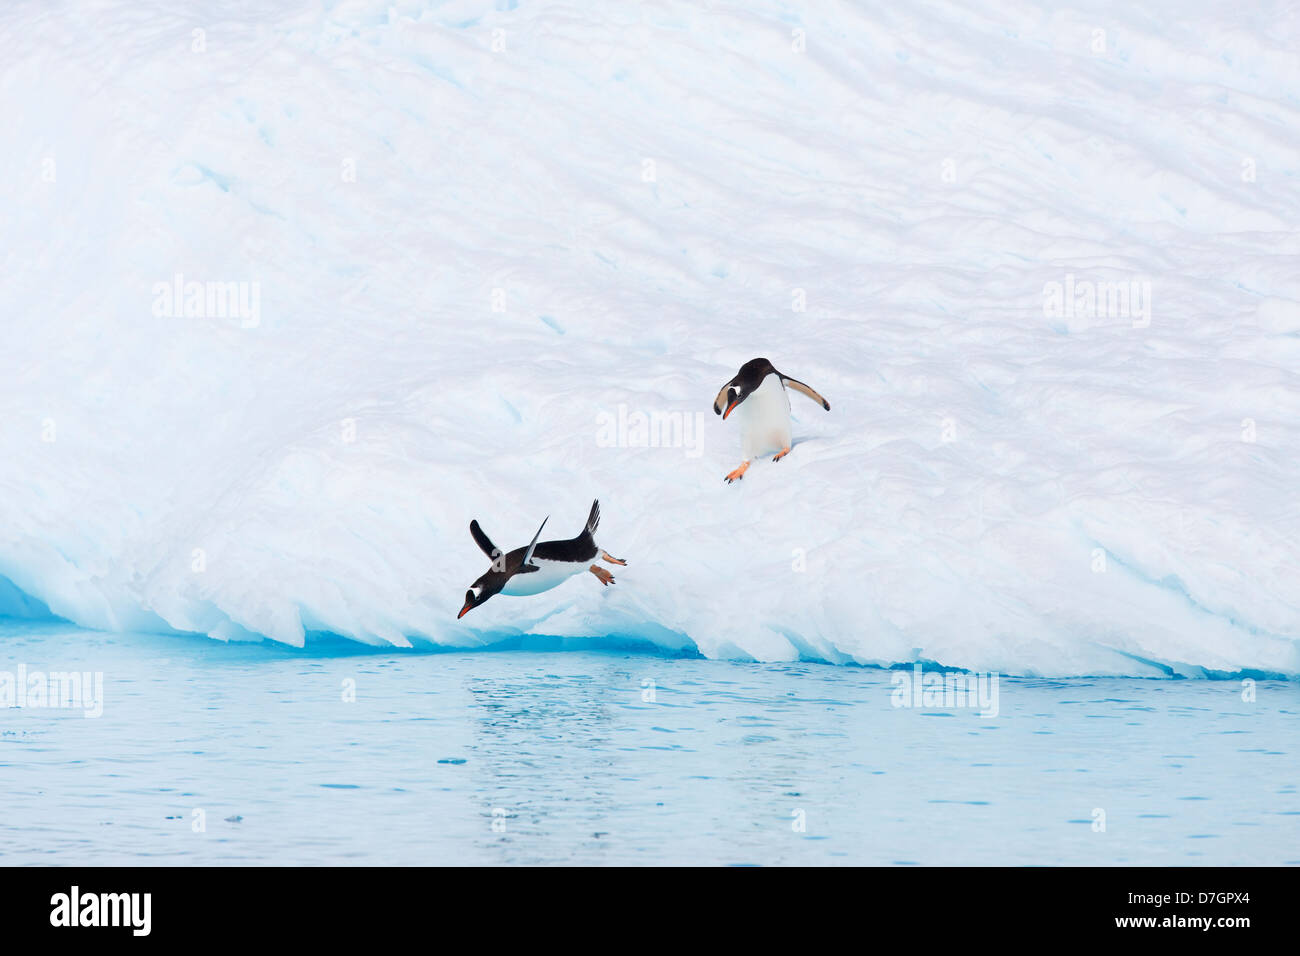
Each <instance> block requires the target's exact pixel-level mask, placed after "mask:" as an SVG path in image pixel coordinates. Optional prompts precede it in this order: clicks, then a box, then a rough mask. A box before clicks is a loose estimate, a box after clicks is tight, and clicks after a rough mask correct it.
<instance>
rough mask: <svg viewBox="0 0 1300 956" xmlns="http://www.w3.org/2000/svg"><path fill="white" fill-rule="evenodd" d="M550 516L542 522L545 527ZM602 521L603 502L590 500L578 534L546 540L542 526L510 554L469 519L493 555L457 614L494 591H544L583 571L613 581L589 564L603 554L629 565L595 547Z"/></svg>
mask: <svg viewBox="0 0 1300 956" xmlns="http://www.w3.org/2000/svg"><path fill="white" fill-rule="evenodd" d="M549 520H550V519H549V518H547V519H546V520H545V521H543V522H542V528H545V527H546V521H549ZM598 524H600V502H599V501H593V502H592V503H591V514H590V515H588V516H587V526H586V527H585V528H583V529H582V533H581V534H580V535H578V536H577V537H576V538H569V539H568V540H565V541H543V542H541V543H540V544H539V543H538V542H537V539H538V538H539V537H541V534H542V528H538V529H537V534H535V535H533V540H532V542H531V543H529V545H528V547H526V548H515V549H514V550H513V551H511V552H510V553H509V554H504V553H502V551H501V549H500V548H498V547H496V545H494V544H493V543H492V542H491V540H489V538H488V536H487V535H486V534H484V533H483V529H482V528H480V527H479V526H478V522H477V521H471V522H470V523H469V533H470V535H471V536H472V537H473V538H474V543H475V544H477V545H478V546H479V547H480V548H482V549H483V553H484V554H486V555H487V556H488V557H489V558H491V559H492V567H491V568H489V569H488V570H487V571H486V572H484V573H483V574H482V575H480V576H479V579H478V580H477V581H475V582H474V583H473V584H472V585H471V586H470V589H469V590H468V591H466V592H465V606H464V607H463V608H461V609H460V613H459V614H457V615H456V617H457V618H462V617H464V616H465V615H466V614H467V613H469V610H470V608H475V607H478V606H479V605H480V604H482V603H483V602H484V601H486V600H487V599H488V598H490V597H491V596H492V595H494V594H513V595H524V594H541V593H542V592H543V591H549V590H550V589H551V588H553V587H555V586H556V585H557V584H559V583H561V582H562V581H565V580H566V579H568V578H571V577H573V575H575V574H577V573H578V572H580V571H590V572H591V573H592V574H594V575H596V577H597V578H599V579H600V583H601V584H605V585H609V584H613V583H614V575H612V574H610V573H609V572H608V571H606V570H605V569H604V568H602V567H600V566H599V565H597V564H591V565H590V566H588V562H590V561H592V560H593V559H594V558H595V557H596V555H598V554H599V555H600V556H601V558H602V559H603V560H605V561H608V562H609V563H610V564H620V565H626V564H627V562H626V561H623V560H620V559H619V558H615V557H611V556H610V555H609V554H608V553H607V552H605V551H602V550H601V549H600V548H598V547H596V539H595V538H594V537H593V535H594V534H595V533H596V526H597V525H598Z"/></svg>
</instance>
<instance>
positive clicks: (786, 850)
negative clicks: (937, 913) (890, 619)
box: [0, 621, 1300, 865]
mask: <svg viewBox="0 0 1300 956" xmlns="http://www.w3.org/2000/svg"><path fill="white" fill-rule="evenodd" d="M20 665H21V666H22V667H23V668H25V669H26V671H27V672H28V673H31V672H35V671H41V672H48V671H74V670H76V671H91V672H95V671H98V672H102V674H103V697H102V708H103V712H102V715H101V716H99V717H97V718H87V717H85V716H84V715H83V711H82V710H81V709H75V708H52V707H36V706H26V707H21V708H19V707H11V708H7V709H0V803H2V805H3V808H4V812H3V814H2V815H0V864H6V865H15V864H80V863H90V864H117V863H126V864H131V863H138V864H187V863H205V864H323V863H359V864H372V865H379V864H384V865H402V864H543V863H546V864H555V863H560V864H563V863H574V864H670V863H673V864H676V863H687V864H737V865H740V864H762V865H774V864H887V865H888V864H898V865H935V864H1059V863H1079V864H1175V865H1195V864H1251V865H1253V864H1269V863H1289V864H1296V863H1300V795H1298V793H1297V783H1298V782H1300V769H1297V761H1296V759H1295V752H1296V747H1295V744H1296V739H1297V730H1298V729H1300V703H1298V701H1297V689H1296V685H1295V684H1294V683H1291V682H1286V681H1269V680H1260V681H1258V682H1255V683H1254V685H1253V688H1252V687H1251V686H1250V685H1246V684H1243V682H1242V681H1241V680H1217V681H1211V680H1138V679H1115V678H1078V679H1072V680H1045V679H1010V678H1001V679H1000V680H999V685H998V686H999V692H998V707H997V711H998V712H997V715H996V716H994V717H984V716H981V715H980V712H979V711H978V710H977V709H975V708H970V707H945V706H921V707H913V706H908V707H899V706H895V703H896V701H895V699H894V697H895V695H894V690H895V687H896V685H895V680H896V678H897V672H891V671H888V670H878V669H872V668H859V667H836V666H831V665H825V664H803V663H800V664H754V663H739V662H726V661H710V660H703V659H698V658H670V657H656V656H651V655H647V654H640V653H632V652H628V651H620V650H591V651H588V650H573V649H569V650H559V651H536V650H527V649H512V650H507V651H495V652H485V651H479V652H444V653H415V652H403V651H397V650H384V651H376V650H373V649H365V648H361V647H359V646H357V645H350V644H342V643H332V642H320V643H318V644H315V645H313V646H311V647H309V648H308V650H306V651H295V650H292V649H287V648H279V647H274V646H267V645H225V644H221V643H218V642H215V641H211V640H208V639H206V638H187V637H174V636H161V635H142V634H104V633H98V632H90V631H84V630H80V629H77V628H75V627H72V626H70V625H62V624H49V623H43V624H24V623H18V622H12V621H8V622H6V621H0V674H3V673H4V672H8V673H13V674H16V673H17V670H18V668H19V666H20ZM1251 690H1253V700H1251V699H1250V698H1251V696H1252V694H1251Z"/></svg>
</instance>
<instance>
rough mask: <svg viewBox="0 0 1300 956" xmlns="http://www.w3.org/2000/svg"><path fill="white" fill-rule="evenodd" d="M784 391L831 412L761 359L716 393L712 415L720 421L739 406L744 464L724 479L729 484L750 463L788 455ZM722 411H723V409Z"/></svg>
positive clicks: (804, 387)
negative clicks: (763, 457)
mask: <svg viewBox="0 0 1300 956" xmlns="http://www.w3.org/2000/svg"><path fill="white" fill-rule="evenodd" d="M787 388H793V389H794V390H795V391H797V392H803V393H804V394H805V395H807V396H808V397H809V398H811V399H812V400H813V401H814V402H816V403H817V404H818V405H820V406H821V407H822V408H824V409H826V410H827V411H828V412H829V411H830V410H831V405H830V402H828V401H826V399H824V398H822V397H821V396H820V395H818V394H817V393H816V392H815V391H813V390H812V389H811V388H809V387H808V386H807V385H805V384H804V383H803V382H801V381H799V380H798V379H793V378H791V377H790V376H789V375H782V374H781V373H780V372H778V371H777V370H776V369H775V368H773V367H772V363H771V362H769V361H768V360H767V359H765V358H756V359H750V360H749V361H748V362H746V363H745V364H744V365H742V366H741V367H740V371H739V372H737V373H736V376H735V378H733V379H732V380H731V381H729V382H728V383H727V384H726V385H723V386H722V388H721V389H720V390H719V391H718V397H717V398H715V399H714V400H713V411H714V413H715V414H718V415H721V416H722V417H723V418H724V419H725V418H726V417H727V416H728V415H730V414H731V413H732V412H733V411H734V410H735V409H736V407H737V406H740V442H741V451H742V452H743V454H744V456H745V460H744V461H743V462H741V463H740V467H739V468H737V469H736V470H735V471H733V472H731V474H729V475H727V477H726V479H725V481H726V482H727V484H731V483H732V482H733V481H735V480H736V479H737V478H744V477H745V470H746V469H747V468H749V462H750V459H752V458H754V457H756V456H758V455H762V454H766V453H767V452H772V451H774V452H776V453H777V455H776V457H775V458H773V459H772V460H773V461H780V460H781V459H782V458H784V457H785V456H786V455H788V454H790V399H789V397H788V396H787V395H786V394H785V390H786V389H787ZM724 408H725V409H726V411H723V409H724Z"/></svg>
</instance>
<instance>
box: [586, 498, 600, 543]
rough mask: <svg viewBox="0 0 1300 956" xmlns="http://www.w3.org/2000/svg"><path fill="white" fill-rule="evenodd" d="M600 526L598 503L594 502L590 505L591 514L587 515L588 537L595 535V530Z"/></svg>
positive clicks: (597, 501)
mask: <svg viewBox="0 0 1300 956" xmlns="http://www.w3.org/2000/svg"><path fill="white" fill-rule="evenodd" d="M599 525H600V501H599V500H596V501H593V502H592V503H591V514H589V515H587V528H586V533H587V535H588V536H589V537H590V536H592V535H594V534H595V533H596V528H597V527H598V526H599Z"/></svg>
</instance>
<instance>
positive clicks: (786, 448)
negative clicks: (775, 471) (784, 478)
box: [772, 445, 790, 461]
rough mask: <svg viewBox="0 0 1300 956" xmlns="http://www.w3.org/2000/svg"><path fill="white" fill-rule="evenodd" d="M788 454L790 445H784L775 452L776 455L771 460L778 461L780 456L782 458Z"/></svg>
mask: <svg viewBox="0 0 1300 956" xmlns="http://www.w3.org/2000/svg"><path fill="white" fill-rule="evenodd" d="M788 454H790V446H789V445H786V446H785V447H784V448H782V449H781V451H780V452H778V453H777V456H776V457H775V458H773V459H772V460H773V461H780V460H781V459H782V458H784V457H785V456H786V455H788Z"/></svg>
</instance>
